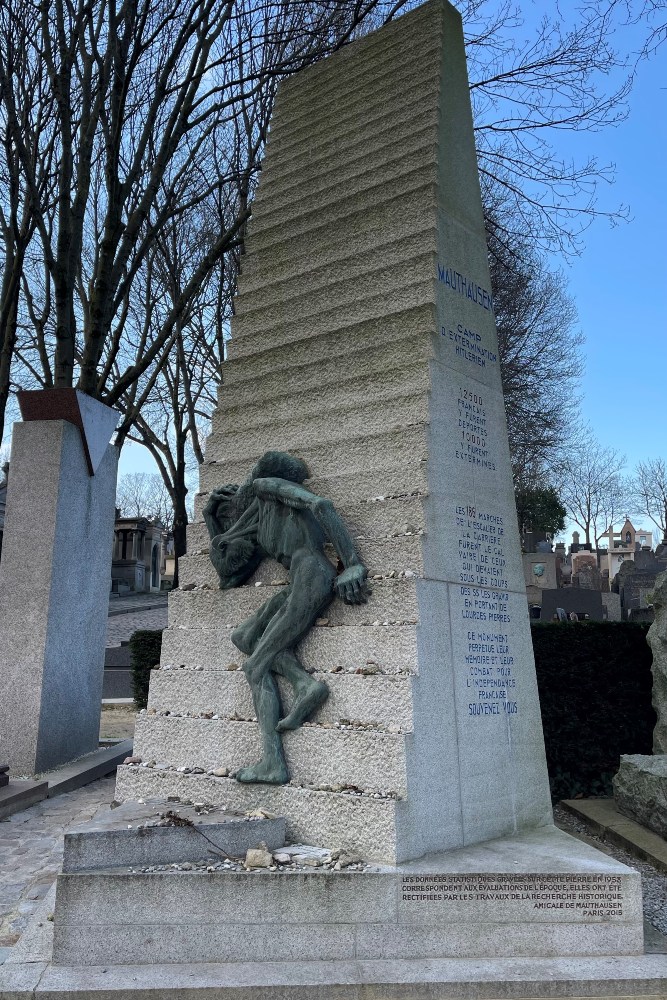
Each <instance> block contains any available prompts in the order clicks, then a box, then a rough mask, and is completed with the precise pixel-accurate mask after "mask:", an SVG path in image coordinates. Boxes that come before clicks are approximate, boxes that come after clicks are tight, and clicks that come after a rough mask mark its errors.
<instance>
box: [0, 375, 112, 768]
mask: <svg viewBox="0 0 667 1000" xmlns="http://www.w3.org/2000/svg"><path fill="white" fill-rule="evenodd" d="M19 401H20V405H21V408H22V415H23V417H24V421H23V422H22V423H19V424H16V425H15V426H14V431H13V436H12V453H11V463H10V464H11V475H10V478H9V487H8V492H7V510H6V517H5V531H4V540H3V552H2V562H0V760H2V761H6V762H7V763H9V766H10V773H11V774H12V775H13V776H16V775H29V774H35V773H39V772H41V771H45V770H48V769H50V768H53V767H57V766H58V765H59V764H62V763H65V762H67V761H70V760H74V759H75V758H77V757H81V756H83V755H84V754H86V753H88V752H90V751H92V750H96V749H97V747H98V738H99V717H100V708H101V697H102V677H103V669H104V646H105V635H106V624H107V615H108V600H109V586H110V581H111V546H112V540H113V522H114V513H115V507H114V504H115V484H116V467H117V452H116V449H115V448H113V447H112V446H111V445H110V444H109V439H110V437H111V434H112V432H113V430H114V427H115V426H116V422H117V414H116V413H115V411H113V410H111V409H109V407H107V406H104V405H103V404H102V403H99V402H98V401H96V400H94V399H91V398H90V397H88V396H84V395H83V393H79V392H76V391H75V390H73V389H49V390H45V391H43V392H36V393H24V394H20V397H19Z"/></svg>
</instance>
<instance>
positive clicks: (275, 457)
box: [250, 451, 310, 483]
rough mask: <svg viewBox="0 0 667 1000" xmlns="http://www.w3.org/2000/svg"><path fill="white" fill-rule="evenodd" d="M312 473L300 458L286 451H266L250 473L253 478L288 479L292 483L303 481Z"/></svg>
mask: <svg viewBox="0 0 667 1000" xmlns="http://www.w3.org/2000/svg"><path fill="white" fill-rule="evenodd" d="M309 475H310V473H309V471H308V466H307V465H306V463H305V462H302V461H301V459H300V458H295V457H294V455H288V454H287V452H285V451H266V452H264V454H263V455H262V457H261V458H260V460H259V462H257V464H256V466H255V468H254V469H253V470H252V472H251V473H250V478H251V479H265V478H268V477H272V478H276V479H287V480H288V481H289V482H291V483H302V482H303V481H304V479H308V476H309Z"/></svg>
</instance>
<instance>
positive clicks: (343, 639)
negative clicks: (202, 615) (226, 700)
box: [149, 622, 417, 698]
mask: <svg viewBox="0 0 667 1000" xmlns="http://www.w3.org/2000/svg"><path fill="white" fill-rule="evenodd" d="M230 636H231V629H227V628H223V627H216V623H213V626H212V627H209V628H200V627H198V626H197V623H194V622H193V627H192V628H185V627H184V626H181V627H179V628H167V629H165V630H164V632H163V633H162V655H161V662H162V663H163V664H172V665H173V666H174V668H175V669H174V673H176V674H178V673H179V669H180V665H181V664H183V665H184V667H185V668H186V673H188V674H189V673H193V674H194V673H196V674H197V679H195V678H194V677H193V678H191V680H190V683H191V684H192V685H193V690H194V685H195V684H196V683H199V679H198V676H199V674H200V673H201V672H202V671H199V670H197V671H193V670H190V669H187V668H193V667H202V668H203V671H204V672H205V671H207V670H227V669H228V667H229V665H230V664H232V663H238V664H242V663H243V662H244V661H245V659H246V657H245V656H244V655H243V654H242V653H239V651H238V650H237V649H236V646H234V644H233V643H232V640H231V638H230ZM296 655H297V656H298V658H299V660H300V662H301V663H302V664H303V665H304V667H305V668H306V669H307V670H310V671H315V670H317V671H320V672H322V673H323V674H325V675H326V680H327V683H329V681H330V680H331V681H333V680H334V678H335V679H336V683H338V678H339V677H342V678H345V677H346V674H350V673H354V671H355V670H360V669H367V668H368V664H369V661H370V662H372V663H373V664H377V667H378V670H379V671H380V674H381V675H383V676H396V675H397V674H404V675H406V676H407V675H412V674H414V673H415V672H416V669H417V626H416V625H376V626H369V625H347V626H345V627H343V626H340V627H337V628H334V627H324V626H315V627H314V628H312V629H311V630H310V632H309V633H308V634H307V635H306V637H305V638H304V639H303V640H302V641H301V642H300V643H299V645H298V646H297V647H296ZM341 668H342V670H343V671H344V672H345V673H343V674H339V673H334V671H338V670H340V669H341ZM231 673H234V671H231ZM168 674H169V675H170V671H169V670H167V671H164V677H165V678H166V677H167V675H168ZM357 676H358V675H357ZM162 677H163V672H162V671H157V672H156V673H155V674H152V675H151V693H150V694H149V698H150V697H152V691H153V683H155V682H157V683H158V684H161V683H162ZM373 679H379V675H375V677H374V678H372V677H370V676H367V677H364V678H363V680H364V681H369V680H373ZM204 682H205V681H203V682H202V683H204ZM165 683H167V682H166V681H165ZM169 683H172V681H169ZM173 683H176V682H173ZM179 683H180V682H179ZM183 683H184V684H185V683H188V682H187V681H183Z"/></svg>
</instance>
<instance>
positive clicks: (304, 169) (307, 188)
mask: <svg viewBox="0 0 667 1000" xmlns="http://www.w3.org/2000/svg"><path fill="white" fill-rule="evenodd" d="M436 143H437V109H436V108H433V109H432V110H431V111H427V110H426V109H425V108H424V106H423V101H422V100H420V99H419V97H417V99H415V97H414V95H410V100H409V101H405V100H404V102H403V109H402V111H401V113H400V115H397V117H396V118H394V119H392V121H391V122H389V121H387V120H386V119H385V118H383V117H380V119H379V120H378V122H377V124H376V127H375V128H374V129H373V130H372V131H371V130H370V129H369V130H368V131H367V134H366V136H365V139H364V142H363V143H362V144H361V145H360V144H359V143H358V142H355V140H354V137H352V136H351V137H350V138H349V139H345V138H344V136H339V137H338V142H337V148H336V152H335V155H332V154H331V153H330V152H329V151H328V150H326V149H325V152H324V153H322V152H320V150H318V149H315V148H313V146H312V144H311V145H309V147H308V152H309V156H307V155H305V153H303V152H301V153H299V154H297V155H295V156H293V157H291V158H289V159H288V161H287V162H286V163H282V162H281V163H279V162H278V161H277V160H276V161H274V162H273V163H271V165H270V166H269V167H268V169H267V168H266V167H265V166H264V168H263V169H264V172H263V175H262V183H261V185H260V187H259V189H258V191H257V194H256V195H255V198H254V199H253V203H252V211H253V214H254V215H256V216H261V215H263V214H264V211H265V210H266V211H269V212H270V211H272V210H274V209H276V208H279V207H284V206H287V205H288V204H289V201H290V199H291V200H292V203H293V202H294V201H295V200H297V199H301V198H312V197H314V196H315V195H318V194H319V195H320V196H321V197H322V198H323V199H326V200H327V201H328V200H330V199H331V197H332V195H333V192H334V191H336V190H339V191H341V190H342V191H343V192H345V188H344V185H345V184H350V185H356V184H357V183H358V181H359V179H360V178H362V177H367V176H368V175H371V174H374V175H376V176H377V177H378V180H379V179H381V178H383V179H385V180H388V179H390V178H391V177H395V176H397V175H398V174H400V173H403V172H404V171H405V169H406V165H407V163H409V162H410V161H412V160H415V158H417V162H420V163H421V162H423V158H424V156H426V155H427V153H429V154H430V156H431V157H432V156H433V153H434V150H435V147H436Z"/></svg>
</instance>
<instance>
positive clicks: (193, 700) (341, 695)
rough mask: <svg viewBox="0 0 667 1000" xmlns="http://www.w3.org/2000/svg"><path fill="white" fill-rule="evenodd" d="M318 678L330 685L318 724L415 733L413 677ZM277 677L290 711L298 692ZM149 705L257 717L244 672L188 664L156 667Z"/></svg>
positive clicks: (240, 658) (183, 711)
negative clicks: (349, 723)
mask: <svg viewBox="0 0 667 1000" xmlns="http://www.w3.org/2000/svg"><path fill="white" fill-rule="evenodd" d="M329 631H333V630H332V629H329ZM338 631H340V630H338ZM244 660H245V657H244V656H243V655H242V654H241V653H238V652H237V653H236V662H238V663H241V662H242V661H244ZM232 662H234V661H232ZM313 676H314V677H315V678H317V679H318V680H321V681H324V682H325V683H326V684H327V687H328V688H329V697H328V698H327V700H326V701H325V703H324V705H322V707H321V708H319V709H318V711H317V712H316V713H315V715H313V717H312V719H311V721H312V722H315V723H318V724H322V723H326V724H328V725H331V724H334V723H337V722H340V720H341V719H349V720H358V721H361V722H365V723H378V724H383V725H385V726H386V725H395V726H400V728H401V730H402V731H403V732H411V731H412V691H411V686H410V678H409V676H407V675H403V676H393V677H383V676H380V675H377V674H376V675H373V676H370V675H369V676H365V675H363V674H346V673H339V674H332V673H331V672H329V671H327V672H322V671H318V672H316V673H315V674H314V675H313ZM277 680H278V686H279V688H280V695H281V701H282V704H283V705H284V707H285V712H288V711H289V710H290V708H291V707H292V702H293V700H294V699H293V694H292V690H291V688H290V686H289V684H287V683H286V682H285V681H284V680H283V678H282V677H279V678H277ZM148 709H149V711H150V710H151V709H155V711H156V712H172V713H177V714H188V713H195V714H199V713H201V712H213V713H214V714H215V715H220V716H222V717H224V718H230V717H233V716H235V715H236V716H237V717H238V718H241V719H252V718H254V715H255V710H254V708H253V704H252V697H251V694H250V685H249V684H248V681H247V680H246V677H245V674H244V673H243V671H242V670H216V669H205V670H190V669H188V668H187V667H184V668H180V667H176V668H172V669H164V668H162V669H160V670H154V671H153V672H152V673H151V684H150V694H149V698H148Z"/></svg>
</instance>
